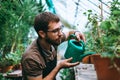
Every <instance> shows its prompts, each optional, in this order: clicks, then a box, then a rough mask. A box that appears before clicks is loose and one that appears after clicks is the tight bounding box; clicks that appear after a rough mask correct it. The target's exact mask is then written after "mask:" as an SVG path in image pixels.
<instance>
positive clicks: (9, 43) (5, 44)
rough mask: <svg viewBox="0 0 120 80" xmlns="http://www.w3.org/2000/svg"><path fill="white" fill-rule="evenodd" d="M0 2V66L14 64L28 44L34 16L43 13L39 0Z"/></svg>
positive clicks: (1, 0) (0, 0) (7, 0)
mask: <svg viewBox="0 0 120 80" xmlns="http://www.w3.org/2000/svg"><path fill="white" fill-rule="evenodd" d="M38 1H39V2H37V1H36V0H0V30H1V31H0V66H7V65H12V64H16V63H18V62H19V60H20V58H21V54H22V53H23V51H24V49H25V48H26V45H27V44H28V43H29V39H28V34H29V31H30V28H31V26H32V25H33V19H34V17H35V15H36V14H38V13H40V12H42V11H44V10H45V9H44V6H43V5H42V3H41V0H38Z"/></svg>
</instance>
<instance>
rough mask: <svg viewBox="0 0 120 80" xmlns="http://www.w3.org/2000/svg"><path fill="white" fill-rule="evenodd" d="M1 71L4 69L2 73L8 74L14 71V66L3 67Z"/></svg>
mask: <svg viewBox="0 0 120 80" xmlns="http://www.w3.org/2000/svg"><path fill="white" fill-rule="evenodd" d="M1 69H2V70H1V72H2V73H6V72H8V71H10V70H12V69H13V66H5V67H2V68H1Z"/></svg>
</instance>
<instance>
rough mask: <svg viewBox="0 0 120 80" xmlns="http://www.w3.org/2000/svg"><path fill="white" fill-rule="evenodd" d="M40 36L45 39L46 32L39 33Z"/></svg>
mask: <svg viewBox="0 0 120 80" xmlns="http://www.w3.org/2000/svg"><path fill="white" fill-rule="evenodd" d="M38 34H39V36H41V38H45V35H46V34H45V32H44V31H39V32H38Z"/></svg>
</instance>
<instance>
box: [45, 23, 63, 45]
mask: <svg viewBox="0 0 120 80" xmlns="http://www.w3.org/2000/svg"><path fill="white" fill-rule="evenodd" d="M48 26H49V29H48V31H47V32H46V37H45V40H46V42H48V43H49V44H52V45H59V44H60V43H61V37H62V35H63V33H62V28H63V26H62V24H61V23H60V22H58V23H56V22H50V23H49V25H48Z"/></svg>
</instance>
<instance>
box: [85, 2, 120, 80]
mask: <svg viewBox="0 0 120 80" xmlns="http://www.w3.org/2000/svg"><path fill="white" fill-rule="evenodd" d="M84 14H85V15H87V16H88V21H89V23H88V24H87V25H86V27H87V28H89V31H88V32H86V37H87V43H86V47H87V49H88V50H89V51H95V52H96V53H98V56H99V57H98V56H97V55H92V56H91V57H93V58H92V59H93V60H94V59H97V60H94V61H93V63H94V65H95V68H96V72H97V76H98V80H119V79H120V73H119V72H120V65H119V63H117V62H120V2H119V0H113V1H112V2H111V5H110V15H109V16H108V17H107V18H106V19H104V20H103V19H102V16H99V15H97V14H94V13H93V12H92V10H88V12H85V13H84ZM98 58H99V59H100V60H99V59H98ZM100 61H102V62H108V61H109V62H108V63H102V62H100ZM96 63H98V64H96ZM97 66H98V67H97ZM103 69H105V70H103ZM98 70H100V72H101V73H99V72H98ZM103 71H105V72H103ZM107 71H108V73H107ZM112 71H113V72H112ZM108 74H109V75H108ZM114 74H116V75H115V76H113V75H114ZM111 76H112V77H111ZM104 78H105V79H104Z"/></svg>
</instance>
